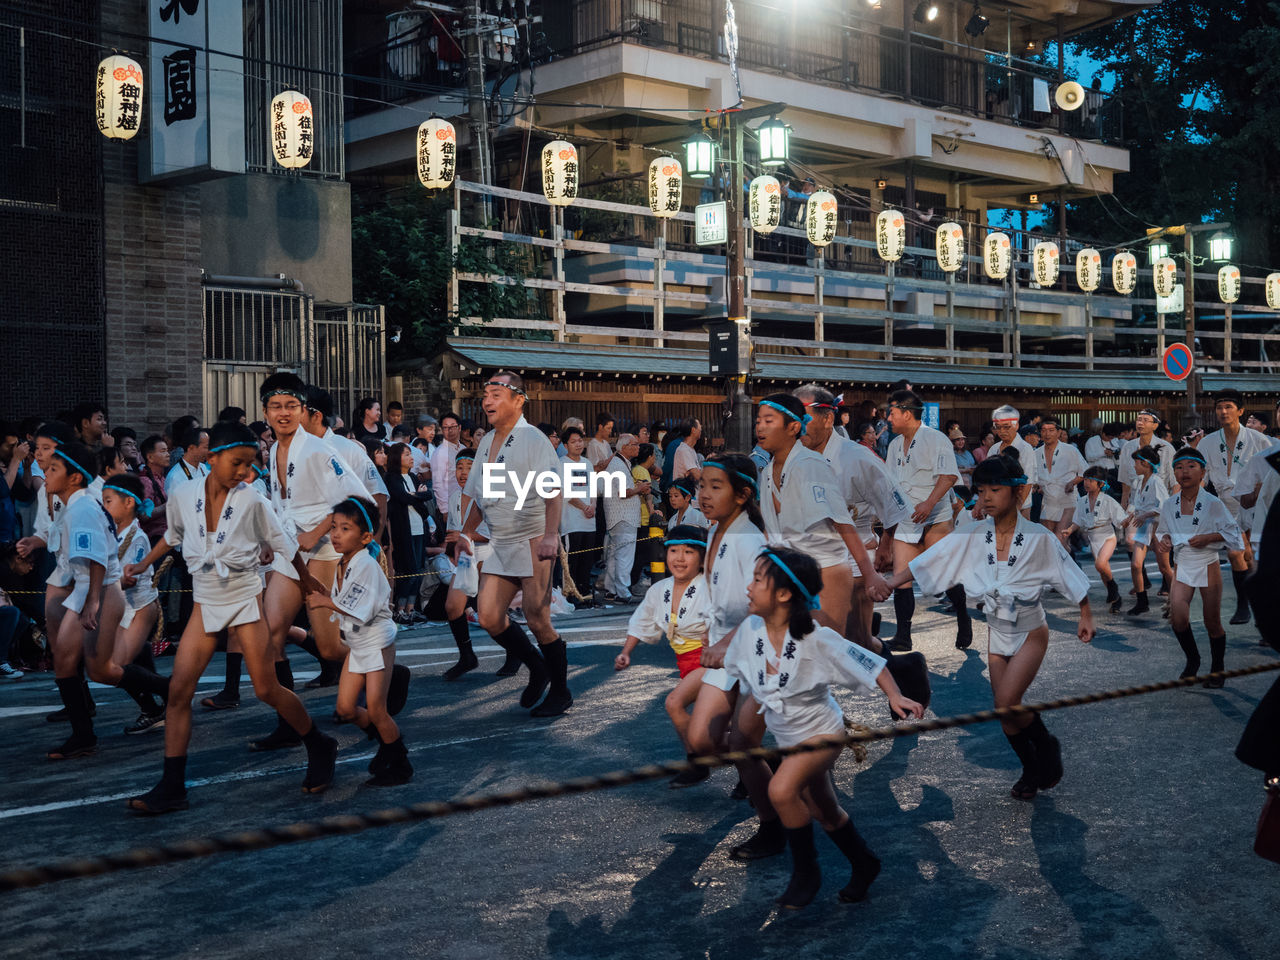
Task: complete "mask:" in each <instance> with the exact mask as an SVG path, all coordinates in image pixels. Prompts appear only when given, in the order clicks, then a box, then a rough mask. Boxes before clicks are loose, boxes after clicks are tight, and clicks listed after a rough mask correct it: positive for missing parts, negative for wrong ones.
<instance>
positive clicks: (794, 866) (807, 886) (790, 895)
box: [778, 823, 822, 910]
mask: <svg viewBox="0 0 1280 960" xmlns="http://www.w3.org/2000/svg"><path fill="white" fill-rule="evenodd" d="M787 845H788V846H789V847H790V848H791V882H790V883H788V884H787V889H786V890H784V891H783V892H782V896H780V897H779V898H778V906H780V907H782V908H783V909H784V910H801V909H803V908H804V907H807V906H808V905H809V904H810V903H812V902H813V898H814V897H816V896H817V895H818V890H819V888H821V886H822V871H821V870H819V869H818V850H817V848H816V847H815V846H814V844H813V824H812V823H806V824H805V825H804V826H803V827H797V828H796V829H794V830H792V829H787Z"/></svg>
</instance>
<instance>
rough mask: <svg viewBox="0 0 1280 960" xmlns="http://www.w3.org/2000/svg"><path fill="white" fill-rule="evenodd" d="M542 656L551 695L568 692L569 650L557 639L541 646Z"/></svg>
mask: <svg viewBox="0 0 1280 960" xmlns="http://www.w3.org/2000/svg"><path fill="white" fill-rule="evenodd" d="M542 656H543V659H545V660H546V662H547V674H548V675H549V676H550V678H551V692H552V693H561V694H564V693H568V692H569V648H568V647H566V646H565V642H564V641H563V640H561V639H560V638H559V637H556V639H555V640H554V641H553V642H551V643H544V644H543V645H542Z"/></svg>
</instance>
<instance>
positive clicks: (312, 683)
mask: <svg viewBox="0 0 1280 960" xmlns="http://www.w3.org/2000/svg"><path fill="white" fill-rule="evenodd" d="M298 646H299V647H301V648H302V649H303V650H305V651H307V653H309V654H311V656H313V657H315V658H316V660H317V661H318V662H319V663H320V675H319V676H316V677H312V678H311V679H310V680H308V681H307V682H306V683H305V684H303V689H306V690H318V689H319V688H321V687H336V686H337V685H338V679H339V678H340V677H341V676H342V661H341V660H326V659H325V658H324V657H323V656H321V655H320V648H319V647H318V646H317V645H316V638H315V637H313V636H312V635H311V634H309V633H308V634H307V636H306V638H305V639H304V640H303V641H302V642H301V643H300V644H298Z"/></svg>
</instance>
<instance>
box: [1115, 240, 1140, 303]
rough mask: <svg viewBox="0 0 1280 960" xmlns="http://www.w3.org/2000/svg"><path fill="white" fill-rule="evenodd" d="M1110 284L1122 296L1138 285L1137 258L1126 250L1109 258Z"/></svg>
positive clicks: (1131, 291)
mask: <svg viewBox="0 0 1280 960" xmlns="http://www.w3.org/2000/svg"><path fill="white" fill-rule="evenodd" d="M1111 285H1112V286H1113V287H1115V288H1116V293H1118V294H1120V295H1122V296H1128V295H1129V294H1131V293H1133V291H1134V289H1135V288H1136V287H1137V286H1138V258H1137V257H1135V256H1134V255H1133V254H1132V253H1129V252H1128V251H1127V250H1122V251H1121V252H1120V253H1117V254H1116V255H1115V256H1114V257H1112V258H1111Z"/></svg>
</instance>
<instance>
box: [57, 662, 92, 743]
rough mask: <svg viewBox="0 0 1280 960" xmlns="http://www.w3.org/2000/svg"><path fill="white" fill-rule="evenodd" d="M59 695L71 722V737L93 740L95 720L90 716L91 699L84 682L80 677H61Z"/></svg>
mask: <svg viewBox="0 0 1280 960" xmlns="http://www.w3.org/2000/svg"><path fill="white" fill-rule="evenodd" d="M55 683H57V685H58V694H59V695H60V696H61V697H62V703H63V705H64V706H65V707H66V708H67V719H68V720H70V721H71V735H72V736H73V737H76V738H78V739H85V740H92V739H93V720H92V719H91V718H90V716H89V699H88V693H87V691H86V689H85V685H84V681H83V680H81V679H80V678H79V677H59V678H58V679H57V680H56V681H55Z"/></svg>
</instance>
